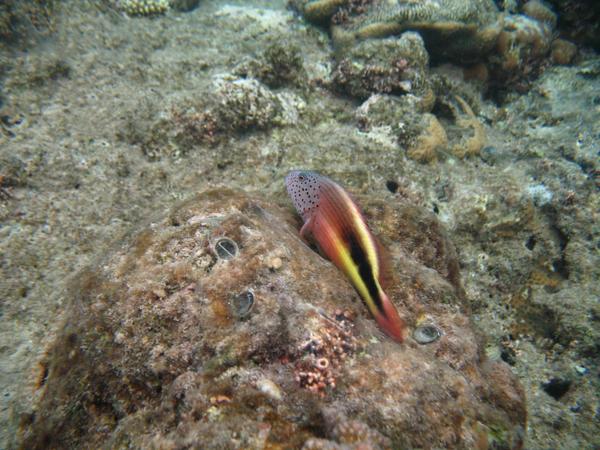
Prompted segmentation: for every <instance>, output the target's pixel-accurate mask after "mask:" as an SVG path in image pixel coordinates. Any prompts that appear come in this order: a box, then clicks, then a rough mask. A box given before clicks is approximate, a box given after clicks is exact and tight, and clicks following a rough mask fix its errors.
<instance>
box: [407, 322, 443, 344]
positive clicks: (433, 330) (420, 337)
mask: <svg viewBox="0 0 600 450" xmlns="http://www.w3.org/2000/svg"><path fill="white" fill-rule="evenodd" d="M441 335H442V332H441V331H440V329H439V328H438V327H436V326H435V325H432V324H425V325H420V326H418V327H417V328H415V330H414V331H413V339H414V340H415V341H417V342H418V343H419V344H430V343H432V342H435V341H437V340H438V339H439V338H440V336H441Z"/></svg>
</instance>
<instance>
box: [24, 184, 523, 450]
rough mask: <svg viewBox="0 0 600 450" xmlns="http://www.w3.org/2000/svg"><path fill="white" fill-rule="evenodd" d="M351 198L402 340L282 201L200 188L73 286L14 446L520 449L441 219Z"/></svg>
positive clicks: (514, 402) (516, 389)
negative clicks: (387, 330)
mask: <svg viewBox="0 0 600 450" xmlns="http://www.w3.org/2000/svg"><path fill="white" fill-rule="evenodd" d="M364 204H365V206H366V213H367V215H368V217H369V219H370V221H371V223H372V224H373V226H374V227H375V229H377V230H379V231H380V235H381V238H382V239H383V240H384V242H385V243H387V244H389V251H390V254H391V255H392V258H393V261H394V270H395V272H396V273H397V279H396V280H395V283H394V284H393V286H392V287H391V290H390V291H389V294H390V297H391V298H393V299H394V301H395V303H396V304H397V305H398V308H399V309H400V311H401V313H402V314H403V315H404V316H405V317H406V318H407V320H408V322H409V323H410V326H411V329H412V330H413V336H414V338H409V339H408V340H407V342H406V343H405V344H403V345H398V344H396V343H394V342H392V341H391V340H389V339H387V338H386V337H385V336H384V335H383V334H382V333H381V332H380V331H379V330H378V328H377V327H376V325H375V323H374V322H373V320H372V319H371V318H370V316H369V314H368V313H367V312H366V308H365V307H364V305H362V303H361V301H360V299H359V297H358V295H357V294H356V293H355V292H354V291H353V289H352V288H351V286H350V284H349V283H348V282H347V281H346V280H344V278H343V276H342V275H341V274H340V273H339V272H338V270H337V269H335V267H334V266H333V265H332V264H330V263H329V262H327V261H325V260H324V259H323V258H321V256H319V255H318V254H317V253H316V252H315V251H314V250H312V249H311V248H310V247H308V246H307V245H306V244H305V243H303V242H302V241H301V240H300V239H299V237H298V236H297V228H296V226H297V223H296V219H295V217H294V215H293V214H292V213H291V210H290V209H289V208H281V207H279V206H277V205H274V204H272V203H270V202H268V201H266V200H263V199H261V198H258V197H255V196H250V195H247V194H244V193H242V192H237V191H232V190H227V189H215V190H211V191H207V192H204V193H201V194H198V195H196V196H195V197H194V198H192V199H190V200H188V201H186V202H184V203H182V204H180V205H179V206H178V207H176V208H174V209H173V210H171V211H170V212H169V213H168V214H167V215H166V217H162V218H156V220H154V221H153V222H152V223H151V224H150V225H149V226H147V227H145V228H143V229H141V230H140V231H138V232H136V233H134V234H133V235H132V236H131V238H129V240H128V242H129V243H128V244H127V245H119V246H118V247H117V248H116V249H114V252H112V253H109V254H107V255H104V256H103V257H101V258H100V259H99V260H98V261H97V262H96V263H95V264H94V265H92V266H90V267H89V268H88V269H86V270H84V271H83V273H81V274H80V275H79V276H78V277H76V280H75V281H74V282H73V285H72V286H71V288H70V291H69V295H68V296H69V301H68V306H67V308H68V310H67V313H66V322H65V324H64V326H63V327H62V329H61V330H60V331H59V332H58V335H57V338H56V340H55V341H54V343H52V344H51V347H50V349H49V351H48V352H47V355H46V357H45V358H44V359H43V361H42V362H41V363H40V367H39V372H40V375H39V380H38V389H37V391H36V394H35V395H36V397H37V400H36V401H35V406H34V409H33V412H32V413H31V414H30V415H28V416H26V417H24V419H23V421H22V429H21V433H22V434H21V445H22V447H23V448H29V449H35V448H48V447H53V448H54V447H82V446H86V447H95V448H99V447H107V448H115V447H124V446H128V447H132V446H133V447H135V448H150V447H158V448H165V447H168V448H187V447H189V446H190V445H191V446H192V447H194V446H196V445H198V443H199V442H202V447H203V448H244V449H247V448H267V447H269V448H271V447H273V448H304V449H325V448H340V449H341V448H350V449H354V448H356V449H358V448H373V449H377V448H381V449H386V448H417V447H419V448H432V447H444V448H465V447H467V448H481V449H486V448H507V449H518V448H521V447H522V443H523V438H524V430H525V425H526V423H525V422H526V412H525V406H524V395H523V391H522V388H521V386H520V384H519V383H518V382H517V380H516V379H515V377H514V376H513V375H512V374H511V372H510V370H509V368H508V366H507V365H506V364H505V363H503V362H493V361H491V360H488V359H487V358H486V356H485V353H484V351H483V350H484V348H483V346H482V342H483V341H482V340H481V337H480V334H479V332H478V331H476V330H475V329H474V328H473V326H472V324H471V322H470V320H469V312H468V311H469V308H468V307H467V306H466V304H465V302H464V293H463V291H462V287H461V284H460V277H459V273H458V262H457V259H456V253H455V250H454V247H453V245H452V244H451V243H450V241H449V240H448V238H447V236H446V233H445V232H444V230H443V228H442V227H441V225H440V223H439V222H438V221H437V220H436V219H435V217H434V216H433V215H431V214H429V213H426V212H424V211H423V210H420V209H418V208H415V207H414V206H408V205H403V204H402V203H395V204H393V205H388V204H384V203H383V202H377V201H373V200H371V201H368V200H365V202H364Z"/></svg>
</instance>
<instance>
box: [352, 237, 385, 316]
mask: <svg viewBox="0 0 600 450" xmlns="http://www.w3.org/2000/svg"><path fill="white" fill-rule="evenodd" d="M344 239H345V241H346V242H347V244H348V246H349V247H350V256H351V257H352V261H354V263H355V264H356V265H357V266H358V273H359V274H360V277H361V278H362V280H363V282H364V283H365V285H366V286H367V290H368V291H369V294H370V295H371V298H372V299H373V302H374V303H375V306H376V307H377V310H378V311H382V310H383V305H382V304H381V298H379V289H377V282H376V281H375V277H374V276H373V268H372V267H371V263H370V262H369V259H368V258H367V254H366V253H365V251H364V250H363V248H362V247H361V245H360V243H359V242H358V241H357V240H356V236H354V235H353V234H350V233H345V236H344Z"/></svg>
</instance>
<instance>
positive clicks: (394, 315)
mask: <svg viewBox="0 0 600 450" xmlns="http://www.w3.org/2000/svg"><path fill="white" fill-rule="evenodd" d="M374 316H375V320H376V321H377V323H378V324H379V326H380V327H381V329H383V331H385V332H386V334H387V335H388V336H390V337H391V338H392V339H394V340H395V341H396V342H399V343H402V342H403V341H404V339H406V336H407V334H408V330H407V328H406V323H405V322H404V320H403V319H402V318H401V317H400V316H399V315H398V311H397V310H396V307H395V306H394V304H393V303H392V301H391V300H390V299H389V297H388V296H387V295H386V294H385V293H384V292H383V291H382V292H381V310H380V311H377V314H374Z"/></svg>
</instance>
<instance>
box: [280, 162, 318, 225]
mask: <svg viewBox="0 0 600 450" xmlns="http://www.w3.org/2000/svg"><path fill="white" fill-rule="evenodd" d="M321 178H322V177H321V175H319V174H318V173H316V172H311V171H309V170H292V171H291V172H290V173H288V174H287V176H286V177H285V187H286V189H287V191H288V195H289V196H290V198H291V199H292V203H294V207H295V208H296V211H298V214H300V215H301V216H302V218H303V219H304V220H305V221H306V220H308V218H310V216H311V214H312V213H313V212H314V210H315V209H316V208H318V205H319V197H320V185H321Z"/></svg>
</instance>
